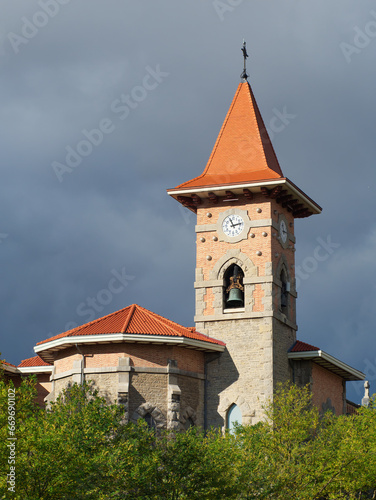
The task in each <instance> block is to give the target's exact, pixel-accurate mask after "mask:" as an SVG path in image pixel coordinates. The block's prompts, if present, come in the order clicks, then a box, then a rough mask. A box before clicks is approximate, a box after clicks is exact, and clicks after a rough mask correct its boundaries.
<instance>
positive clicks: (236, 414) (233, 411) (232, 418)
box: [227, 404, 242, 432]
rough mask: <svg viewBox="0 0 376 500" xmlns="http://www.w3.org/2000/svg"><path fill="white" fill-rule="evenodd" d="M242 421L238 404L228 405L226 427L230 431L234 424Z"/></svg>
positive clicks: (232, 430) (232, 429)
mask: <svg viewBox="0 0 376 500" xmlns="http://www.w3.org/2000/svg"><path fill="white" fill-rule="evenodd" d="M241 423H242V412H241V411H240V408H239V406H237V405H236V404H233V405H231V406H230V408H229V410H228V412H227V429H229V431H230V432H234V429H235V425H241Z"/></svg>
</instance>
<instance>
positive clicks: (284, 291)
mask: <svg viewBox="0 0 376 500" xmlns="http://www.w3.org/2000/svg"><path fill="white" fill-rule="evenodd" d="M279 279H280V280H281V297H280V308H281V312H282V313H283V314H285V315H286V316H287V313H288V292H289V289H290V284H289V282H288V279H287V273H286V270H285V269H284V268H282V270H281V274H280V276H279Z"/></svg>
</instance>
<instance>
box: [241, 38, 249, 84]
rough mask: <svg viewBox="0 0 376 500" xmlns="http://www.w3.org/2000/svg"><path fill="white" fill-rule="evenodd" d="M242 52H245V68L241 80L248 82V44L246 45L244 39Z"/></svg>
mask: <svg viewBox="0 0 376 500" xmlns="http://www.w3.org/2000/svg"><path fill="white" fill-rule="evenodd" d="M241 51H242V52H243V57H244V68H243V72H242V74H241V75H240V78H241V79H242V80H247V78H248V76H249V75H248V73H247V57H248V53H247V47H246V43H245V40H244V39H243V47H242V48H241Z"/></svg>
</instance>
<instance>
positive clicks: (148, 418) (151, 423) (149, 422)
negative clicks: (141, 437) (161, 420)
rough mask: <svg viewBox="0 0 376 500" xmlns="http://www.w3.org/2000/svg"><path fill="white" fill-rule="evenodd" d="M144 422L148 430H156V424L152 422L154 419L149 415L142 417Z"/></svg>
mask: <svg viewBox="0 0 376 500" xmlns="http://www.w3.org/2000/svg"><path fill="white" fill-rule="evenodd" d="M144 420H145V422H146V423H147V425H148V427H149V429H156V428H157V424H156V422H155V420H154V418H153V417H152V416H151V414H150V413H147V414H146V415H145V416H144Z"/></svg>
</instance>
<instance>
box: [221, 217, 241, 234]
mask: <svg viewBox="0 0 376 500" xmlns="http://www.w3.org/2000/svg"><path fill="white" fill-rule="evenodd" d="M243 229H244V220H243V219H242V218H241V217H240V215H228V216H227V217H226V218H225V219H224V221H223V222H222V230H223V232H224V233H225V235H227V236H238V235H239V234H240V233H241V232H242V231H243Z"/></svg>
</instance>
